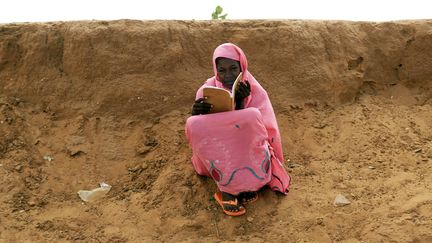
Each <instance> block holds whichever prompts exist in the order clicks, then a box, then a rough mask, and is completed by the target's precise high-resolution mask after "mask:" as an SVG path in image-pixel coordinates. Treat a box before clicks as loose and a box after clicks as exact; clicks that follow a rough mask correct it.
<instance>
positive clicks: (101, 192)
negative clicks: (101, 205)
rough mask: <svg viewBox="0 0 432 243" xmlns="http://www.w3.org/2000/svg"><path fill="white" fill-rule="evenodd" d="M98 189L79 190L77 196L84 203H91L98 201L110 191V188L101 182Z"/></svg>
mask: <svg viewBox="0 0 432 243" xmlns="http://www.w3.org/2000/svg"><path fill="white" fill-rule="evenodd" d="M99 185H100V187H98V188H95V189H93V190H90V191H88V190H79V191H78V196H79V197H80V198H81V199H82V200H83V201H84V202H92V201H96V200H98V199H101V198H102V197H103V196H105V194H107V193H108V192H109V191H110V190H111V186H110V185H108V184H107V183H105V182H101V183H100V184H99Z"/></svg>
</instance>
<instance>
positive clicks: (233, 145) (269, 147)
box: [186, 43, 291, 195]
mask: <svg viewBox="0 0 432 243" xmlns="http://www.w3.org/2000/svg"><path fill="white" fill-rule="evenodd" d="M218 57H226V58H230V59H233V60H238V61H240V66H241V69H242V72H243V80H242V81H245V80H248V81H249V83H250V85H251V94H250V95H249V96H248V97H247V98H246V99H245V103H244V104H245V109H243V110H236V111H230V112H223V113H216V114H208V115H198V116H192V117H190V118H189V119H188V120H187V122H186V136H187V138H188V140H189V144H190V145H191V147H192V152H193V155H192V164H193V165H194V168H195V170H196V171H197V173H198V174H200V175H204V176H210V177H212V178H213V179H214V180H215V181H216V183H217V185H218V187H219V189H220V190H221V191H223V192H228V193H230V194H234V195H237V194H238V193H240V192H243V191H256V190H258V189H259V188H261V187H263V186H264V185H269V186H270V188H272V189H273V190H277V191H280V192H282V193H284V194H286V193H288V190H289V185H290V181H291V178H290V176H289V175H288V173H287V172H286V170H285V169H284V167H283V166H282V162H283V161H284V160H283V153H282V143H281V138H280V133H279V128H278V124H277V122H276V117H275V114H274V111H273V107H272V105H271V102H270V99H269V98H268V95H267V92H266V91H265V90H264V89H263V88H262V87H261V85H260V84H259V83H258V82H257V81H256V80H255V78H254V77H253V76H252V74H250V73H249V72H248V71H247V60H246V56H245V55H244V53H243V51H242V50H241V49H240V48H239V47H237V46H235V45H234V44H230V43H226V44H222V45H220V46H219V47H217V48H216V50H215V52H214V55H213V69H214V73H215V76H214V77H212V78H210V79H208V80H207V81H206V82H205V83H204V85H203V86H201V87H200V88H199V89H198V91H197V94H196V99H199V98H202V96H203V92H202V90H203V88H204V87H205V86H215V87H220V88H224V86H223V84H222V83H221V82H220V81H219V80H218V78H217V71H216V58H218Z"/></svg>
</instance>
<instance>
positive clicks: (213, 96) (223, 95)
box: [203, 73, 242, 113]
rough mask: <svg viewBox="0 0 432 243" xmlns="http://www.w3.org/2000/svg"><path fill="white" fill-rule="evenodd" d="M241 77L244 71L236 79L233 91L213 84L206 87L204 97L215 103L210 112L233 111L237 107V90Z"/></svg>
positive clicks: (207, 101) (208, 101)
mask: <svg viewBox="0 0 432 243" xmlns="http://www.w3.org/2000/svg"><path fill="white" fill-rule="evenodd" d="M241 79H242V73H240V74H239V75H238V76H237V78H236V80H235V81H234V84H233V86H232V89H231V92H230V91H228V90H226V89H223V88H218V87H213V86H208V87H204V89H203V95H204V97H207V100H206V101H205V102H206V103H209V104H212V105H213V107H212V108H211V110H210V113H217V112H225V111H232V110H234V109H235V93H236V92H235V91H236V90H237V87H238V85H239V83H240V82H241Z"/></svg>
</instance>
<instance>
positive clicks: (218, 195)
mask: <svg viewBox="0 0 432 243" xmlns="http://www.w3.org/2000/svg"><path fill="white" fill-rule="evenodd" d="M214 198H215V199H216V201H217V202H218V203H219V205H220V206H221V207H222V210H223V211H224V213H225V214H227V215H229V216H240V215H243V214H245V213H246V208H244V207H243V206H242V205H239V202H238V200H237V198H236V199H235V200H234V201H232V200H231V201H222V193H221V192H216V193H215V194H214ZM225 205H231V206H238V209H239V211H237V212H232V211H229V210H226V209H225V207H224V206H225Z"/></svg>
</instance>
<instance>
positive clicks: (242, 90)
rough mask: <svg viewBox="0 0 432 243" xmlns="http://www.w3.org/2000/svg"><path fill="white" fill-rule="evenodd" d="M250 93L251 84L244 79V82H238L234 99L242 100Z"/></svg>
mask: <svg viewBox="0 0 432 243" xmlns="http://www.w3.org/2000/svg"><path fill="white" fill-rule="evenodd" d="M250 93H251V86H250V83H249V81H247V80H246V84H245V83H243V82H240V83H239V86H238V87H237V90H236V93H235V100H236V101H242V100H243V99H244V98H246V97H248V96H249V95H250Z"/></svg>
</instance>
